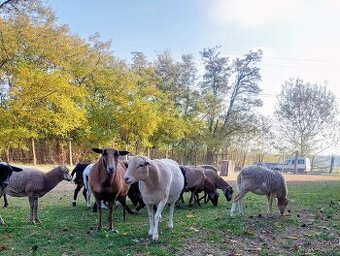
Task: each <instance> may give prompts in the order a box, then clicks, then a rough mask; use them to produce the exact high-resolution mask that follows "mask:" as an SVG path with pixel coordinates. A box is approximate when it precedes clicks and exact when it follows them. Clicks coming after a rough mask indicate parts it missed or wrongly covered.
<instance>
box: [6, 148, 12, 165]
mask: <svg viewBox="0 0 340 256" xmlns="http://www.w3.org/2000/svg"><path fill="white" fill-rule="evenodd" d="M9 151H10V148H9V147H8V148H7V149H6V159H7V163H10V162H11V158H10V153H9Z"/></svg>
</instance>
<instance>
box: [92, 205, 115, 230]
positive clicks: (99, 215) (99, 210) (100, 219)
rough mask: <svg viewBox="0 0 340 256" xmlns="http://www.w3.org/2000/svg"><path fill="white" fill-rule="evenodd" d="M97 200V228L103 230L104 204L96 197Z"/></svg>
mask: <svg viewBox="0 0 340 256" xmlns="http://www.w3.org/2000/svg"><path fill="white" fill-rule="evenodd" d="M96 202H97V212H98V226H97V230H98V231H100V230H102V205H101V204H100V200H97V199H96ZM111 216H112V215H111Z"/></svg>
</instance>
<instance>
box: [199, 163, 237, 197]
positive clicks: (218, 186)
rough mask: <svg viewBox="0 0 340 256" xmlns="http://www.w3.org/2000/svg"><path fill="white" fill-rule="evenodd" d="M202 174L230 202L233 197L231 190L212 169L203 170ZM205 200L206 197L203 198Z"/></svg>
mask: <svg viewBox="0 0 340 256" xmlns="http://www.w3.org/2000/svg"><path fill="white" fill-rule="evenodd" d="M204 174H205V175H206V176H207V177H208V179H209V180H210V181H211V182H212V183H213V184H214V185H215V187H216V189H221V190H222V191H223V194H224V196H225V198H226V199H227V201H228V202H229V201H231V199H232V196H233V188H232V187H231V186H230V185H229V184H228V183H227V182H226V181H225V180H224V179H223V178H222V177H220V176H218V174H217V172H215V171H214V170H212V169H205V170H204ZM205 198H206V196H205Z"/></svg>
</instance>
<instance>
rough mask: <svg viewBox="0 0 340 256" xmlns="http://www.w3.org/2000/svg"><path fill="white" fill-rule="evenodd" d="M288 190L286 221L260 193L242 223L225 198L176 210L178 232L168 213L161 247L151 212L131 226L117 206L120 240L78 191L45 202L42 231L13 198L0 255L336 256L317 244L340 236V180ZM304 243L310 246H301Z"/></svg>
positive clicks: (248, 202) (1, 231)
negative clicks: (255, 255)
mask: <svg viewBox="0 0 340 256" xmlns="http://www.w3.org/2000/svg"><path fill="white" fill-rule="evenodd" d="M288 188H289V198H290V200H291V202H290V205H289V207H288V210H289V213H288V214H289V215H287V216H284V217H279V215H278V211H277V209H276V208H275V216H274V217H273V218H267V217H266V216H265V214H266V207H267V203H266V198H265V197H263V196H262V197H261V196H256V195H253V194H249V195H247V196H246V198H245V200H244V203H245V212H246V215H245V216H239V215H236V217H235V218H234V219H231V218H230V217H229V209H230V206H231V204H230V203H227V202H226V200H225V198H223V197H222V193H220V194H221V197H220V200H219V205H218V206H217V207H213V206H212V205H211V204H207V205H205V204H203V205H202V207H200V208H189V207H187V206H183V207H181V208H179V209H176V210H175V216H174V225H175V227H174V229H173V230H169V229H168V228H167V217H168V211H167V209H165V211H164V212H163V216H162V218H163V221H162V222H161V224H160V239H159V241H158V242H152V241H151V239H150V237H149V236H148V235H147V231H148V218H147V213H146V209H142V210H141V214H139V215H127V220H126V221H123V217H122V209H121V207H120V206H117V207H116V209H115V210H114V225H115V228H116V229H117V230H118V231H119V233H109V232H107V231H106V230H107V221H106V219H107V217H106V216H107V215H106V214H107V212H106V211H105V212H104V216H103V225H104V230H103V231H102V232H97V231H96V221H97V215H96V214H95V213H92V212H91V211H89V210H88V209H86V207H85V202H84V199H83V198H82V197H80V196H79V199H78V205H77V206H76V207H72V206H71V204H70V201H71V196H72V193H73V191H71V190H67V191H61V192H60V189H57V190H55V191H52V192H50V193H48V194H47V195H46V196H45V197H43V198H41V199H40V200H39V210H38V213H39V218H40V220H41V221H42V223H41V224H37V225H33V224H30V223H29V222H28V217H29V205H28V200H27V198H12V197H9V204H10V207H9V208H8V209H1V215H2V217H3V218H4V220H5V222H6V224H7V225H6V226H2V227H0V254H1V255H176V254H178V255H206V254H209V252H211V254H213V255H214V252H216V251H219V252H220V253H222V255H223V254H225V255H228V253H231V252H239V253H241V255H243V254H242V252H245V255H247V254H250V255H251V253H252V251H247V250H248V249H247V248H250V249H249V250H253V249H254V248H253V247H256V246H255V245H257V246H258V247H259V248H260V249H261V251H260V252H261V255H272V254H273V253H274V252H277V253H281V254H282V255H285V252H290V254H291V252H292V250H293V249H294V248H295V249H294V250H296V251H295V253H296V255H301V254H303V253H308V252H309V251H310V250H312V249H313V252H314V254H315V255H327V253H330V254H328V255H332V252H333V251H332V250H333V249H332V247H328V248H324V249H322V250H324V251H326V253H325V254H323V253H322V250H321V249H320V250H321V251H317V250H316V249H315V248H314V247H313V245H312V244H313V242H314V241H318V243H321V244H323V245H325V244H327V243H328V242H329V243H331V242H333V241H337V240H336V239H337V238H338V237H339V230H340V224H339V214H338V213H339V211H340V192H339V191H340V181H329V182H311V183H307V182H292V183H289V184H288ZM187 201H188V199H187V198H186V202H187ZM262 236H263V237H262ZM261 239H262V240H263V241H262V240H261ZM299 241H301V243H303V246H300V245H296V243H297V242H299ZM320 241H321V242H320ZM308 243H310V244H311V245H309V247H308ZM273 245H275V246H276V247H275V248H274V247H273ZM312 247H313V248H312ZM195 248H196V249H195ZM292 248H293V249H292ZM309 248H312V249H309ZM254 250H258V248H257V247H256V248H255V249H254ZM275 250H276V251H275ZM295 253H294V254H295Z"/></svg>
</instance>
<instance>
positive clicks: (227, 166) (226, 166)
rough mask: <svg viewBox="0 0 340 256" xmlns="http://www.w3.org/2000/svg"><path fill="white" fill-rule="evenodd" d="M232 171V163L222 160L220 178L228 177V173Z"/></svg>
mask: <svg viewBox="0 0 340 256" xmlns="http://www.w3.org/2000/svg"><path fill="white" fill-rule="evenodd" d="M233 171H234V163H233V161H231V160H222V166H221V173H220V176H228V174H229V172H233Z"/></svg>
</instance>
